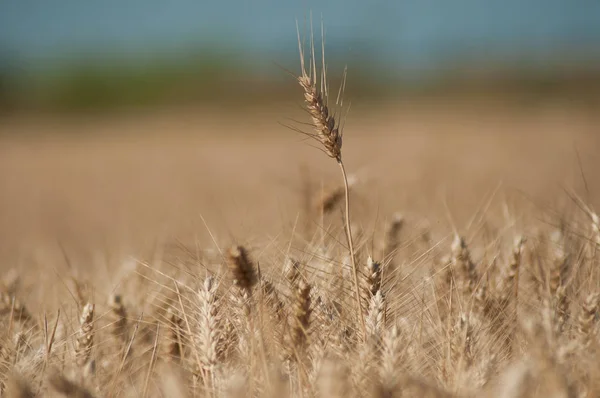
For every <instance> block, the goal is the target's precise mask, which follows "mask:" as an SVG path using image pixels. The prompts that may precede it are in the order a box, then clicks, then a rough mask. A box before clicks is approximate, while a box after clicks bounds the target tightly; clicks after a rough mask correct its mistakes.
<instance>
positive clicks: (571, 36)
mask: <svg viewBox="0 0 600 398" xmlns="http://www.w3.org/2000/svg"><path fill="white" fill-rule="evenodd" d="M309 15H312V18H313V25H314V31H315V37H316V40H317V41H319V40H320V37H321V32H320V25H321V21H323V24H324V26H325V36H326V56H327V60H328V64H329V67H330V75H331V76H339V75H340V74H341V71H342V70H343V68H344V66H345V65H347V66H348V68H349V70H350V76H352V77H353V80H352V84H351V87H350V89H352V87H353V89H354V90H356V93H357V95H358V94H360V93H362V94H364V93H368V94H369V95H374V96H376V97H377V96H385V95H392V96H394V95H396V94H394V92H396V93H397V92H400V91H403V92H409V93H413V91H410V89H416V90H417V91H418V90H420V91H423V90H428V89H436V90H437V91H444V90H448V87H450V86H452V89H453V91H459V92H460V91H461V88H462V87H463V86H464V85H465V84H467V83H468V84H473V82H477V84H480V85H481V84H483V85H484V86H486V87H487V85H489V84H488V83H489V82H492V83H493V82H496V83H495V85H494V87H497V86H501V87H505V86H510V87H511V88H515V87H519V88H520V89H522V90H521V91H525V92H533V91H539V90H541V91H542V92H543V93H548V92H549V90H548V87H550V91H552V90H556V87H557V86H560V87H561V88H560V90H559V91H561V90H563V89H564V87H566V86H568V87H572V86H575V91H581V90H583V91H585V92H591V93H592V94H593V95H596V94H597V87H598V86H600V85H599V84H598V82H600V24H599V23H598V22H597V21H599V20H600V3H599V2H593V1H582V2H579V3H578V4H577V5H573V3H572V2H568V1H566V0H530V1H528V2H520V1H517V0H507V1H504V2H502V3H491V2H477V1H473V0H457V1H454V2H452V3H450V2H445V1H442V0H430V1H417V0H405V1H398V2H386V1H373V2H369V3H366V2H360V1H358V0H348V1H342V0H332V1H327V2H314V1H308V0H306V1H294V2H275V1H257V2H250V1H244V0H236V1H234V0H230V1H222V2H217V1H212V2H198V1H189V0H179V1H175V2H171V3H162V2H158V1H145V2H142V1H141V0H130V1H128V2H126V3H123V2H117V1H116V0H107V1H104V2H102V3H100V2H78V1H75V0H59V1H56V2H52V3H51V2H44V1H40V0H24V1H9V2H2V3H0V109H2V107H3V105H4V106H5V107H8V108H14V109H18V108H26V109H29V108H33V109H37V108H46V107H50V108H61V109H62V108H65V109H70V108H79V105H83V106H82V107H83V108H86V109H87V108H95V107H105V106H113V105H118V104H120V103H127V104H129V103H132V104H142V105H143V104H147V103H154V102H158V103H162V102H163V101H165V102H167V103H168V102H171V101H173V98H177V100H179V101H182V102H186V101H195V100H202V99H206V98H209V99H215V95H214V94H215V91H221V93H220V94H219V95H221V94H222V96H223V98H226V99H230V98H232V97H234V96H235V94H236V90H240V91H244V90H247V91H248V93H247V95H250V96H254V95H257V93H259V94H260V93H262V94H261V96H262V97H264V98H270V97H273V98H275V97H279V96H280V95H281V94H282V93H283V92H285V91H286V90H287V88H289V84H288V83H289V81H288V80H289V79H288V77H289V76H288V75H287V74H286V73H285V71H284V70H282V69H281V68H280V67H279V66H278V65H281V66H282V67H283V68H289V69H291V70H292V71H296V70H297V68H298V49H297V39H296V26H295V24H296V21H298V24H299V25H300V31H301V33H306V32H308V31H310V28H309V27H308V26H307V20H308V18H309ZM286 79H288V80H286ZM452 82H454V85H452V84H451V83H452ZM507 82H510V84H508V83H507ZM449 83H450V84H449ZM468 84H467V85H468ZM398 87H401V89H399V88H398ZM407 90H408V91H407ZM388 91H389V92H388ZM209 92H210V94H207V93H209ZM219 95H217V97H218V96H219ZM241 97H245V96H244V95H241Z"/></svg>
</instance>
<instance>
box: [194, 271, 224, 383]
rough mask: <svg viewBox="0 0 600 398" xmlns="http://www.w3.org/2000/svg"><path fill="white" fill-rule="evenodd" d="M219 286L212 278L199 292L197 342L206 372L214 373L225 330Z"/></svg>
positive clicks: (221, 351)
mask: <svg viewBox="0 0 600 398" xmlns="http://www.w3.org/2000/svg"><path fill="white" fill-rule="evenodd" d="M218 287H219V284H218V282H217V281H215V279H214V278H213V277H212V276H209V277H207V278H206V279H205V280H204V284H203V286H202V288H201V289H200V290H199V291H198V295H197V296H198V301H199V303H198V304H199V311H198V320H197V336H196V341H197V344H198V347H199V350H198V351H199V353H200V361H201V363H202V366H203V367H204V370H206V371H209V372H211V374H213V373H214V371H215V368H216V366H217V365H218V363H219V361H220V359H221V357H222V354H223V329H222V324H221V315H220V313H219V312H220V311H219V306H220V303H219V300H218V297H217V289H218Z"/></svg>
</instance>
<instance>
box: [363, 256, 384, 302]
mask: <svg viewBox="0 0 600 398" xmlns="http://www.w3.org/2000/svg"><path fill="white" fill-rule="evenodd" d="M362 276H363V278H362V279H361V282H362V286H361V288H362V289H361V294H362V300H363V305H364V307H363V308H366V309H368V308H369V303H370V302H371V299H372V298H373V297H374V296H375V295H376V294H377V292H378V291H379V289H380V288H381V264H380V263H378V262H376V261H373V259H372V258H371V257H370V256H369V258H367V263H366V264H365V267H364V269H363V275H362Z"/></svg>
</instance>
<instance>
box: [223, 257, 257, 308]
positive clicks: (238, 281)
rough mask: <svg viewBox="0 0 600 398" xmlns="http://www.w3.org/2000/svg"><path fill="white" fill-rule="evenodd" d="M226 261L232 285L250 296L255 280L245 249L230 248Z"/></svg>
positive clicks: (254, 273) (252, 265)
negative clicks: (231, 277)
mask: <svg viewBox="0 0 600 398" xmlns="http://www.w3.org/2000/svg"><path fill="white" fill-rule="evenodd" d="M227 259H228V264H229V270H230V272H231V275H232V276H233V284H234V285H235V286H236V287H237V288H238V289H240V290H242V291H244V292H246V294H247V295H248V296H250V294H251V291H252V288H253V287H254V285H255V284H256V282H257V278H256V271H255V269H254V264H253V263H252V261H251V260H250V257H249V256H248V252H247V250H246V248H244V247H243V246H234V247H232V248H231V249H230V250H229V253H228V256H227Z"/></svg>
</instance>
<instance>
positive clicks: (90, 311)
mask: <svg viewBox="0 0 600 398" xmlns="http://www.w3.org/2000/svg"><path fill="white" fill-rule="evenodd" d="M93 322H94V304H90V303H87V304H86V305H85V306H84V307H83V310H82V312H81V318H80V319H79V325H80V327H79V332H78V335H77V341H76V344H75V358H76V361H77V365H78V366H80V367H83V366H84V365H85V364H86V363H87V362H88V361H89V360H90V357H91V355H92V346H93V344H94V324H93Z"/></svg>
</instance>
